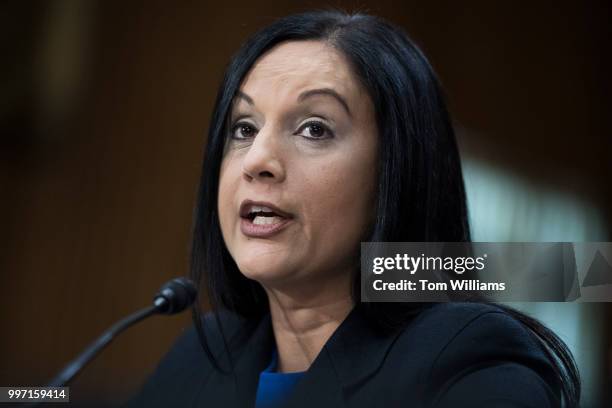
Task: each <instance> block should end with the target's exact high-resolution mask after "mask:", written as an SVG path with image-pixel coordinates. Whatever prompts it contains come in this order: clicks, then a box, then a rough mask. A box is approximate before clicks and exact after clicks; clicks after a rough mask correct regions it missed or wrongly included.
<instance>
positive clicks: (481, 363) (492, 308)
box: [415, 303, 559, 407]
mask: <svg viewBox="0 0 612 408" xmlns="http://www.w3.org/2000/svg"><path fill="white" fill-rule="evenodd" d="M415 323H416V324H417V327H418V329H417V331H418V332H421V333H427V334H428V337H429V338H428V340H429V351H430V353H431V354H430V355H429V357H430V358H431V361H430V363H431V364H430V365H429V367H428V369H427V375H426V376H425V377H424V378H425V379H426V380H425V384H427V385H426V387H427V388H428V391H427V393H428V395H429V396H430V398H431V399H432V400H435V401H438V403H439V406H446V405H445V404H449V406H450V402H452V403H454V404H455V406H457V405H456V404H457V403H458V402H462V403H464V404H465V405H471V406H480V405H482V404H484V406H486V405H487V404H490V403H491V402H492V401H503V402H504V403H507V404H508V405H509V406H515V405H517V406H518V405H520V406H525V407H531V406H533V407H536V406H537V407H547V406H556V404H558V398H559V389H558V383H557V374H556V371H555V369H554V364H553V362H552V361H551V358H550V357H549V354H548V353H547V352H546V350H545V346H544V345H543V344H542V343H541V341H540V340H539V339H538V337H537V335H536V334H535V333H534V332H533V331H532V330H531V329H530V328H529V327H527V326H526V325H525V324H524V323H523V322H521V321H520V320H518V319H517V318H516V317H514V316H513V315H511V314H510V313H509V312H508V311H507V310H506V309H504V308H502V307H500V306H497V305H492V304H482V303H446V304H440V305H437V306H434V307H432V308H430V309H429V310H427V311H426V312H424V313H423V314H422V316H419V319H417V322H415ZM508 384H512V387H508ZM476 399H477V400H476ZM474 404H475V405H474ZM460 406H463V405H460Z"/></svg>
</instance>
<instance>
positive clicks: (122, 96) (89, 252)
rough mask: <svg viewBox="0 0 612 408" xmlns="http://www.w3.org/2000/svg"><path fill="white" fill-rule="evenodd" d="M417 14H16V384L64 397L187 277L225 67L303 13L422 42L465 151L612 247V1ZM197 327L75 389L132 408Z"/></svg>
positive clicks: (143, 340)
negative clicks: (125, 327) (379, 27)
mask: <svg viewBox="0 0 612 408" xmlns="http://www.w3.org/2000/svg"><path fill="white" fill-rule="evenodd" d="M402 3H403V4H401V5H400V4H399V3H398V2H392V1H386V0H385V1H375V2H367V1H359V2H354V1H353V2H338V1H336V2H321V1H304V2H282V1H269V2H265V3H263V4H261V3H260V2H256V3H255V2H248V1H238V2H234V3H232V4H231V5H229V4H228V3H223V2H217V3H211V2H204V1H193V2H189V1H182V2H172V3H171V2H162V1H132V2H119V1H93V0H89V1H78V0H57V1H28V2H21V1H8V2H3V4H2V5H0V27H1V30H3V35H2V36H1V40H0V41H1V44H2V46H3V50H4V52H3V53H2V64H0V65H1V67H0V85H1V87H2V91H1V93H0V194H1V196H0V197H1V200H0V222H1V226H2V231H3V233H2V235H1V236H0V244H1V245H0V287H1V288H2V297H0V322H1V324H2V326H1V327H2V335H1V336H0V350H1V355H0V362H1V363H0V385H36V384H38V385H42V384H44V383H45V381H47V380H48V379H49V378H51V377H52V376H53V375H54V374H55V373H56V371H57V370H58V369H60V368H61V367H62V366H63V365H64V364H65V363H66V362H67V361H68V360H69V359H71V358H73V357H74V356H75V355H76V354H77V353H78V352H79V351H80V350H81V349H82V348H83V347H84V346H86V345H87V344H88V343H89V342H90V341H91V340H93V339H94V338H95V337H96V336H98V335H99V334H100V333H101V332H102V331H103V330H104V329H106V328H107V327H108V326H109V325H110V324H112V323H113V322H114V321H116V320H117V319H119V318H121V317H123V316H125V315H127V314H128V313H130V312H132V311H134V310H136V309H137V308H140V307H142V306H145V305H147V304H148V303H149V302H150V300H151V296H152V295H153V293H154V292H155V291H156V290H157V289H158V287H159V286H160V285H161V284H162V283H163V282H164V281H166V280H167V279H169V278H171V277H174V276H178V275H183V274H185V273H186V272H187V268H188V254H189V241H190V228H191V214H192V208H193V202H194V198H195V191H196V185H197V181H198V177H199V169H200V165H201V163H200V160H201V156H202V148H203V146H204V142H205V132H206V129H207V126H208V120H209V116H210V112H211V109H212V103H213V101H214V95H215V93H216V90H217V86H218V84H219V81H220V79H221V75H222V72H223V69H224V67H225V64H226V63H227V61H228V60H229V58H230V56H231V55H232V53H233V52H235V50H236V49H237V47H238V46H239V45H240V44H241V43H242V41H244V39H245V38H246V37H247V36H248V35H249V34H251V33H252V32H254V31H255V30H256V29H258V28H259V27H262V26H264V25H266V24H268V23H270V22H271V21H273V20H274V18H276V17H279V16H282V15H285V14H288V13H291V12H297V11H302V10H308V9H313V8H320V7H326V6H337V7H342V8H345V9H349V10H362V11H365V12H370V13H373V14H377V15H380V16H383V17H386V18H388V19H390V20H392V21H393V22H395V23H397V24H400V25H402V26H403V27H404V28H405V29H406V30H407V31H408V32H409V33H410V34H411V36H412V37H413V38H414V39H415V40H416V42H417V43H418V44H419V45H420V46H421V47H422V48H423V50H424V51H425V53H426V54H427V55H428V56H429V58H430V60H431V62H432V63H433V65H434V67H435V68H436V69H437V71H438V73H439V75H440V77H441V79H442V82H443V83H444V86H445V89H446V91H447V94H448V97H449V102H450V108H451V111H452V114H453V116H454V119H455V120H456V122H457V124H458V126H461V127H462V128H464V129H469V130H470V132H468V136H465V137H464V138H462V140H461V145H462V148H463V149H465V151H468V152H469V154H470V155H472V156H474V157H477V158H479V159H481V160H484V161H488V162H491V163H495V164H496V165H498V166H501V167H504V168H507V169H511V170H512V171H513V172H515V173H516V174H520V175H521V176H522V177H525V178H527V179H529V180H530V181H533V182H534V183H537V184H541V185H546V186H552V187H555V188H559V189H560V190H562V191H564V192H566V193H568V194H572V195H575V196H577V197H580V198H582V199H585V200H588V201H589V202H590V203H592V204H593V205H594V206H595V207H596V208H598V209H599V210H600V211H601V212H602V213H603V215H604V217H605V220H606V221H605V222H606V226H605V228H606V229H607V231H612V188H611V186H612V183H611V182H610V176H611V174H612V172H611V160H610V154H611V152H612V149H611V142H610V140H611V136H612V132H611V130H612V126H611V122H610V119H609V114H610V108H611V103H610V102H611V96H610V90H611V89H610V84H611V80H610V76H609V73H610V72H612V63H611V60H610V52H609V51H610V41H609V40H610V38H611V35H610V34H611V31H612V27H611V26H610V24H609V22H610V21H611V19H610V17H611V13H610V8H609V7H608V5H607V4H606V2H604V1H601V2H595V1H589V2H538V3H537V4H534V3H532V2H530V3H520V4H519V3H518V2H503V3H502V2H487V1H475V2H470V3H469V5H467V4H466V3H464V2H453V1H433V2H416V1H406V2H402ZM608 239H609V238H608ZM601 310H602V313H609V315H610V316H611V317H612V315H611V314H610V307H608V308H607V312H606V311H605V309H604V308H601ZM189 323H190V320H189V316H188V315H187V314H184V315H181V316H174V317H155V318H152V319H150V320H148V321H147V322H145V323H142V324H141V325H139V326H138V327H137V328H134V329H132V330H130V331H128V332H127V333H125V334H124V335H123V336H122V337H120V338H119V339H118V340H117V341H116V342H115V343H114V344H113V345H112V346H111V347H110V348H109V349H107V350H106V351H105V352H104V354H103V356H102V358H98V359H97V360H96V361H94V363H93V364H92V365H91V366H90V367H89V368H88V369H87V371H85V372H84V373H83V375H82V376H80V377H79V378H78V380H77V381H75V382H74V383H73V384H72V394H73V395H72V398H73V400H74V401H76V402H79V401H80V402H86V403H90V404H91V403H92V401H96V402H97V403H99V404H100V405H101V406H104V405H105V404H117V403H118V402H120V401H122V400H123V399H125V398H127V397H128V396H129V395H130V394H131V393H133V392H134V391H135V390H136V389H137V388H138V386H139V385H140V384H141V382H142V381H143V380H144V378H145V377H146V375H147V374H148V373H149V372H150V371H151V370H152V369H153V368H154V367H155V365H156V363H157V361H158V360H159V358H160V356H161V355H162V354H163V353H164V351H165V350H167V348H168V347H169V346H170V344H171V343H172V341H173V339H174V338H175V337H176V336H177V335H178V334H179V333H180V331H181V330H182V329H183V328H184V327H186V326H187V325H188V324H189ZM611 334H612V333H611V332H610V327H608V332H607V340H606V341H607V343H606V344H608V345H609V344H610V341H609V340H610V338H611V337H612V336H611ZM610 356H612V354H610V355H609V356H602V359H608V360H611V359H612V357H610ZM610 366H611V365H610V364H609V365H608V367H610ZM605 375H608V376H612V374H611V373H610V372H608V373H603V372H602V376H605ZM608 378H610V377H608Z"/></svg>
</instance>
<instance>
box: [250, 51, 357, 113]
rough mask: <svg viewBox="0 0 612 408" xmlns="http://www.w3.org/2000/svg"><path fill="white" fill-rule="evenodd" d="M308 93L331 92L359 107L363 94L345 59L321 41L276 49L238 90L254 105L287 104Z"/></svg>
mask: <svg viewBox="0 0 612 408" xmlns="http://www.w3.org/2000/svg"><path fill="white" fill-rule="evenodd" d="M310 89H331V90H333V91H335V92H336V93H338V94H339V95H341V96H342V97H344V98H345V99H346V100H347V101H349V104H355V103H358V101H359V99H362V97H363V92H364V90H363V89H362V87H361V84H360V82H359V81H358V80H357V78H356V77H355V75H354V74H353V72H352V71H351V69H350V66H349V64H348V62H347V61H346V58H345V57H344V56H343V55H342V54H341V53H340V52H338V51H337V50H336V49H335V48H333V47H331V46H330V45H328V44H326V43H325V42H322V41H290V42H285V43H281V44H279V45H277V46H276V47H274V48H273V49H271V50H270V51H268V52H267V53H265V54H264V55H263V56H262V57H261V58H260V59H259V60H258V61H257V62H256V63H255V65H254V66H253V68H252V69H251V71H249V73H248V74H247V75H246V77H245V79H244V81H243V83H242V86H241V87H240V91H241V92H242V93H243V94H246V95H248V96H249V97H251V98H252V99H253V100H254V101H255V103H257V102H258V100H259V102H264V101H265V100H273V101H276V102H279V101H287V102H289V101H292V100H293V99H295V98H296V97H297V96H298V95H300V94H302V93H304V92H306V91H308V90H310ZM351 101H352V102H351Z"/></svg>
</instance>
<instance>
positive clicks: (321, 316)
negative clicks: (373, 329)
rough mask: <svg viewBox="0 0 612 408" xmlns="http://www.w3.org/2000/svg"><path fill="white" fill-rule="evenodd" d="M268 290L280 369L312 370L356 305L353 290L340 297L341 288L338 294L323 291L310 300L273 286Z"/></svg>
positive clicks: (284, 371) (288, 370)
mask: <svg viewBox="0 0 612 408" xmlns="http://www.w3.org/2000/svg"><path fill="white" fill-rule="evenodd" d="M342 286H345V285H342ZM349 287H350V285H349V286H348V287H347V289H348V288H349ZM266 292H267V293H268V299H269V304H270V315H271V318H272V329H273V331H274V338H275V340H276V348H277V351H278V368H277V369H278V371H279V372H282V373H286V372H296V371H306V370H308V368H309V367H310V365H311V364H312V362H313V361H314V359H315V358H316V357H317V355H318V354H319V352H320V351H321V349H322V348H323V346H324V345H325V343H326V342H327V340H329V338H330V337H331V335H332V334H333V333H334V331H335V330H336V329H337V328H338V326H339V325H340V323H342V321H343V320H344V319H345V318H346V316H347V315H348V314H349V313H350V311H351V309H352V308H353V305H354V304H353V300H352V298H351V296H350V290H346V291H342V293H343V296H338V287H336V290H335V291H334V292H335V293H330V294H329V295H326V294H325V293H324V292H325V291H322V292H319V294H318V295H317V296H315V298H313V297H309V298H308V301H306V302H304V301H296V299H295V297H291V296H289V295H287V293H286V292H280V291H277V290H274V289H269V288H268V289H266Z"/></svg>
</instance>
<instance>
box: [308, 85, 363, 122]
mask: <svg viewBox="0 0 612 408" xmlns="http://www.w3.org/2000/svg"><path fill="white" fill-rule="evenodd" d="M315 95H329V96H331V97H333V98H336V100H337V101H338V102H340V104H341V105H342V107H343V108H344V110H346V113H348V115H349V116H351V117H352V115H351V110H350V109H349V107H348V103H346V100H345V99H344V98H343V97H342V95H340V94H339V93H338V92H336V91H335V90H333V89H332V88H318V89H311V90H308V91H304V92H302V93H301V94H300V95H299V96H298V98H297V100H298V102H301V101H303V100H304V99H306V98H309V97H311V96H315Z"/></svg>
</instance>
